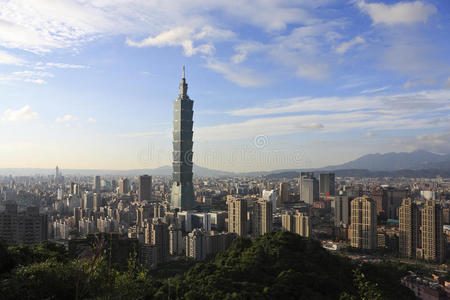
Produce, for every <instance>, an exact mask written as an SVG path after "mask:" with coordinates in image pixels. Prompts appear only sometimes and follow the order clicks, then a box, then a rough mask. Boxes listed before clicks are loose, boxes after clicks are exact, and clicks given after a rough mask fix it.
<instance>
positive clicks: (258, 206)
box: [251, 199, 273, 237]
mask: <svg viewBox="0 0 450 300" xmlns="http://www.w3.org/2000/svg"><path fill="white" fill-rule="evenodd" d="M251 217H252V236H253V237H257V236H261V235H264V234H266V233H268V232H271V231H272V229H273V213H272V202H270V201H266V200H264V199H259V200H258V201H256V202H255V203H253V210H252V216H251Z"/></svg>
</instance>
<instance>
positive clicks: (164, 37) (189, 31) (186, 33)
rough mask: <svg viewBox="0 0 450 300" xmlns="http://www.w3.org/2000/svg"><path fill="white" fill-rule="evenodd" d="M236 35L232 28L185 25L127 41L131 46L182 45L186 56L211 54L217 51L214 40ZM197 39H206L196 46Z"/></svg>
mask: <svg viewBox="0 0 450 300" xmlns="http://www.w3.org/2000/svg"><path fill="white" fill-rule="evenodd" d="M234 36H235V34H234V33H233V32H232V31H230V30H224V29H218V28H214V27H212V26H209V25H206V26H203V27H202V28H200V29H199V30H195V29H193V28H190V27H185V26H184V27H176V28H172V29H170V30H167V31H164V32H162V33H160V34H158V35H156V36H154V37H152V36H150V37H147V38H146V39H144V40H142V41H140V42H135V41H133V40H131V39H129V38H128V39H127V40H126V43H127V45H128V46H131V47H166V46H181V47H183V51H184V55H186V56H192V55H195V54H197V53H202V54H207V55H211V54H213V53H214V51H215V47H214V45H213V44H212V42H213V41H220V40H229V39H232V38H234ZM195 41H204V43H202V44H200V45H198V46H195V45H194V43H195Z"/></svg>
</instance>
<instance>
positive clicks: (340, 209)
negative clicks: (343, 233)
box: [334, 195, 350, 227]
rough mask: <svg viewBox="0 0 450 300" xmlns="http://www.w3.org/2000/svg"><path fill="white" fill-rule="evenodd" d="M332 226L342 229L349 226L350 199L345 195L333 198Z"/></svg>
mask: <svg viewBox="0 0 450 300" xmlns="http://www.w3.org/2000/svg"><path fill="white" fill-rule="evenodd" d="M334 225H335V226H344V227H348V226H349V225H350V199H349V198H348V196H347V195H338V196H335V197H334Z"/></svg>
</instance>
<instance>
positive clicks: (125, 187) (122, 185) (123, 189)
mask: <svg viewBox="0 0 450 300" xmlns="http://www.w3.org/2000/svg"><path fill="white" fill-rule="evenodd" d="M129 192H130V181H129V180H128V178H120V180H119V194H121V195H125V194H128V193H129Z"/></svg>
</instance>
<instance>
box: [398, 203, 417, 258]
mask: <svg viewBox="0 0 450 300" xmlns="http://www.w3.org/2000/svg"><path fill="white" fill-rule="evenodd" d="M419 215H420V214H419V209H418V207H417V205H416V204H415V203H414V202H413V201H412V200H411V198H405V199H403V202H402V205H401V206H400V208H399V228H398V233H399V245H398V247H399V252H400V254H401V255H403V256H406V257H415V256H416V249H417V248H420V246H419V227H420V220H419Z"/></svg>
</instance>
